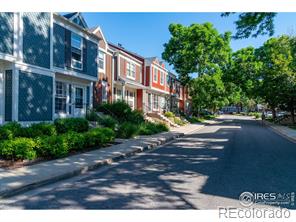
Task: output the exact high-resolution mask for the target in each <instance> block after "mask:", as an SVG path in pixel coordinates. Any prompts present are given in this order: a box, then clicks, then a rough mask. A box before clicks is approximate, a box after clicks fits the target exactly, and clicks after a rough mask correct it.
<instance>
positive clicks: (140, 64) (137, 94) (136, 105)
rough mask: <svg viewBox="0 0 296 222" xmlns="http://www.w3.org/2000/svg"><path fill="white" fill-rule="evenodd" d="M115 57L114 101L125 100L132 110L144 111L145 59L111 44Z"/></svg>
mask: <svg viewBox="0 0 296 222" xmlns="http://www.w3.org/2000/svg"><path fill="white" fill-rule="evenodd" d="M109 47H110V48H111V50H113V51H114V54H113V55H114V56H113V67H114V72H113V87H112V89H113V91H112V93H113V101H116V100H125V101H126V102H127V103H128V104H129V105H130V107H131V108H132V109H138V110H143V92H144V90H145V88H146V87H145V86H144V84H143V77H144V58H143V57H141V56H139V55H137V54H135V53H133V52H131V51H129V50H126V49H125V48H123V47H122V46H121V45H115V44H112V43H109Z"/></svg>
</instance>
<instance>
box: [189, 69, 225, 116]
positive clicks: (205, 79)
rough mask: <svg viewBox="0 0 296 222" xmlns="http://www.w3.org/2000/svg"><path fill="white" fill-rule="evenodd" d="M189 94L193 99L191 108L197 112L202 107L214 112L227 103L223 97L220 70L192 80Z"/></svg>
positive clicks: (223, 91) (223, 89)
mask: <svg viewBox="0 0 296 222" xmlns="http://www.w3.org/2000/svg"><path fill="white" fill-rule="evenodd" d="M190 95H191V97H192V101H193V109H194V111H195V112H197V113H199V112H200V111H201V110H203V109H210V110H211V111H213V112H216V111H217V109H218V108H221V107H222V106H224V105H225V104H227V103H228V101H227V99H226V97H225V88H224V84H223V81H222V78H221V72H216V73H214V74H212V75H209V74H204V75H202V76H200V77H198V78H195V79H193V80H192V84H191V88H190Z"/></svg>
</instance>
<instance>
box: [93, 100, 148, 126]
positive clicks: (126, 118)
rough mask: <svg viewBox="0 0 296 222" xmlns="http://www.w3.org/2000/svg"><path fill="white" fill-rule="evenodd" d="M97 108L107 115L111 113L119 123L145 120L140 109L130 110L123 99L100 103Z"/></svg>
mask: <svg viewBox="0 0 296 222" xmlns="http://www.w3.org/2000/svg"><path fill="white" fill-rule="evenodd" d="M97 110H98V111H100V112H103V113H105V114H107V115H112V117H113V118H115V119H116V120H117V121H118V122H120V123H124V122H131V123H135V124H140V123H142V122H144V121H145V120H144V115H143V113H142V111H139V110H134V111H132V109H131V108H130V106H129V105H128V104H127V103H125V102H123V101H117V102H114V103H105V104H102V105H101V106H99V107H98V108H97Z"/></svg>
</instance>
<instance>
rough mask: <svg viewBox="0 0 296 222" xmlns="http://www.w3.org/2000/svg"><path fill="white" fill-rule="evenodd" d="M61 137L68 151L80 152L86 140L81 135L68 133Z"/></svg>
mask: <svg viewBox="0 0 296 222" xmlns="http://www.w3.org/2000/svg"><path fill="white" fill-rule="evenodd" d="M63 136H64V138H65V140H66V142H67V144H68V149H69V150H82V149H84V148H85V147H86V139H85V135H84V134H83V133H76V132H68V133H66V134H64V135H63Z"/></svg>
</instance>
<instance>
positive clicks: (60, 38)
mask: <svg viewBox="0 0 296 222" xmlns="http://www.w3.org/2000/svg"><path fill="white" fill-rule="evenodd" d="M53 65H54V66H55V67H59V68H65V29H64V28H63V27H62V26H60V25H58V24H54V25H53Z"/></svg>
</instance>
